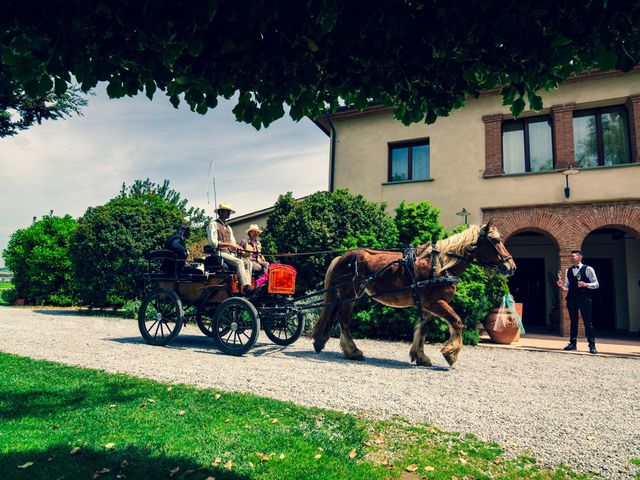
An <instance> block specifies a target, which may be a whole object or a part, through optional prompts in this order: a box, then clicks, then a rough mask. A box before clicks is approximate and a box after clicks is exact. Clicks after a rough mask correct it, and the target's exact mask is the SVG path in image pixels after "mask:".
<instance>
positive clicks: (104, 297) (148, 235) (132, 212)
mask: <svg viewBox="0 0 640 480" xmlns="http://www.w3.org/2000/svg"><path fill="white" fill-rule="evenodd" d="M185 217H190V218H192V219H193V218H195V219H197V221H198V222H200V223H202V222H204V221H206V217H205V216H204V214H203V212H202V211H201V210H196V209H188V208H187V201H186V200H184V199H181V198H180V195H179V194H178V193H177V192H175V191H174V190H171V189H170V188H169V182H168V181H165V182H164V183H163V184H162V185H156V184H154V183H152V182H150V181H149V180H148V179H147V180H144V181H141V180H138V181H136V182H135V183H134V184H133V185H132V186H131V187H129V188H127V187H126V186H124V185H123V188H122V190H121V191H120V194H119V195H118V196H117V197H115V198H113V199H112V200H110V201H109V202H107V203H106V204H105V205H102V206H99V207H92V208H89V209H87V211H86V212H85V214H84V215H83V217H82V218H81V219H80V220H79V221H78V227H77V229H76V230H75V232H74V234H73V237H72V238H71V245H70V253H71V261H72V264H73V271H74V278H75V284H76V289H77V292H78V294H79V296H80V298H81V300H82V302H83V303H84V304H86V305H89V306H95V307H106V306H113V307H118V306H121V305H122V304H124V303H125V302H126V301H127V300H131V299H135V298H140V297H141V295H142V293H143V292H142V289H143V283H142V280H141V276H140V275H141V273H142V272H143V271H144V270H145V268H146V262H145V261H144V260H143V258H142V255H143V253H144V252H145V251H147V250H152V249H157V248H162V244H163V242H164V240H165V239H166V237H168V236H169V235H170V234H171V233H173V232H174V231H175V229H176V228H177V227H178V226H179V225H180V224H181V223H182V221H183V220H184V219H185Z"/></svg>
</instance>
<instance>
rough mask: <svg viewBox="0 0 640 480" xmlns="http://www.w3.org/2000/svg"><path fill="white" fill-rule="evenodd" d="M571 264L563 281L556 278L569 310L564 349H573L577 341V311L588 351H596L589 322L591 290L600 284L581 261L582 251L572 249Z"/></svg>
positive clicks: (594, 339)
mask: <svg viewBox="0 0 640 480" xmlns="http://www.w3.org/2000/svg"><path fill="white" fill-rule="evenodd" d="M569 261H570V263H571V266H570V267H569V268H567V271H566V273H565V281H564V283H563V282H562V280H558V286H559V287H561V288H562V289H563V290H568V293H567V310H569V318H570V320H571V331H570V334H571V338H570V339H569V344H568V345H567V346H566V347H564V349H565V350H575V349H576V343H577V341H578V311H580V313H581V314H582V321H583V322H584V331H585V334H586V335H587V341H588V342H589V352H590V353H598V351H597V350H596V337H595V335H594V334H593V325H592V324H591V290H595V289H596V288H598V287H599V286H600V284H599V283H598V277H596V272H595V270H594V269H593V268H592V267H589V266H587V265H585V264H583V263H582V252H581V251H580V250H572V251H571V254H570V255H569Z"/></svg>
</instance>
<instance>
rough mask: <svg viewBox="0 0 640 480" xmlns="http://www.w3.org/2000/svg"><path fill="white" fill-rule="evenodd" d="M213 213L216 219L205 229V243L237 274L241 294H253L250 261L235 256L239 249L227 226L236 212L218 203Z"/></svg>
mask: <svg viewBox="0 0 640 480" xmlns="http://www.w3.org/2000/svg"><path fill="white" fill-rule="evenodd" d="M214 212H216V214H217V215H218V218H216V220H215V221H213V222H211V223H210V224H209V226H208V227H207V242H208V243H209V245H211V247H213V248H215V249H216V250H218V254H219V255H220V256H221V257H222V258H223V259H224V261H225V262H226V263H228V264H229V265H231V266H232V267H233V268H234V269H235V270H236V271H237V272H238V277H239V278H240V283H241V284H242V290H243V293H244V294H245V295H251V294H252V293H253V289H252V288H251V261H250V260H249V259H248V258H244V259H243V258H238V257H237V256H236V251H237V250H238V249H240V247H239V246H238V245H237V244H236V239H235V237H234V236H233V230H231V227H230V226H229V225H228V224H227V220H228V219H229V217H230V216H231V214H232V213H236V212H235V210H234V209H233V208H231V205H229V204H227V203H220V205H218V208H216V209H215V210H214Z"/></svg>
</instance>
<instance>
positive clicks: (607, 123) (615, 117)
mask: <svg viewBox="0 0 640 480" xmlns="http://www.w3.org/2000/svg"><path fill="white" fill-rule="evenodd" d="M573 148H574V151H575V156H576V164H577V165H578V167H582V168H588V167H598V166H606V165H620V164H622V163H629V162H630V161H631V155H630V147H629V122H628V119H627V111H626V110H625V108H624V107H610V108H599V109H596V110H583V111H579V112H574V114H573Z"/></svg>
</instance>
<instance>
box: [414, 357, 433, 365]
mask: <svg viewBox="0 0 640 480" xmlns="http://www.w3.org/2000/svg"><path fill="white" fill-rule="evenodd" d="M416 365H417V366H419V367H433V363H431V360H429V359H428V358H427V357H424V358H418V359H416Z"/></svg>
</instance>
